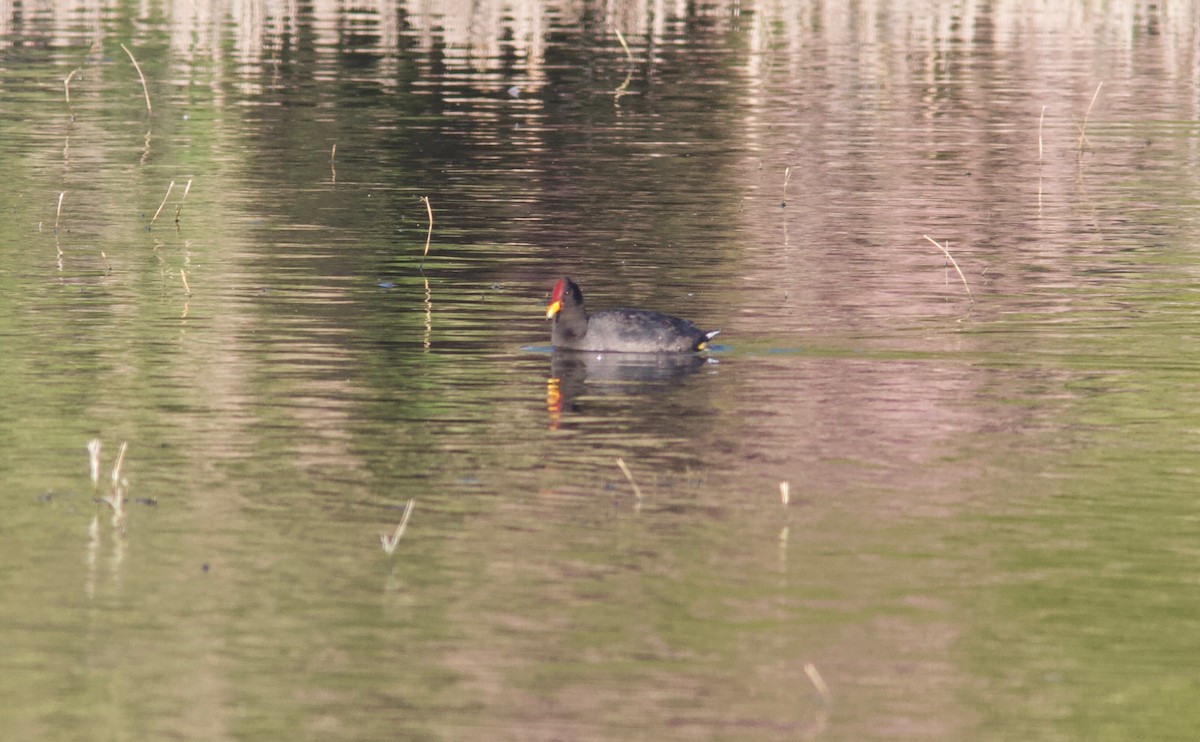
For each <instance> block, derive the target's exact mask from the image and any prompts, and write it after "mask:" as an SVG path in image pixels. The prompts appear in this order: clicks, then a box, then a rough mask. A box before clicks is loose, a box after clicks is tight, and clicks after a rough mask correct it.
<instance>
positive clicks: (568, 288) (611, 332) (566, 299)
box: [546, 278, 720, 353]
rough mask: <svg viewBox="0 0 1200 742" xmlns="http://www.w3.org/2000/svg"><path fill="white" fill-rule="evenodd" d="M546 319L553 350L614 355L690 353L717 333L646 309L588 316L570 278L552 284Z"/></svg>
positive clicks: (615, 311) (705, 343) (580, 294)
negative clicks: (549, 322) (551, 328)
mask: <svg viewBox="0 0 1200 742" xmlns="http://www.w3.org/2000/svg"><path fill="white" fill-rule="evenodd" d="M546 319H553V320H554V329H553V331H552V332H551V334H550V338H551V343H552V344H553V345H554V347H555V348H561V349H564V350H590V351H607V352H614V353H692V352H694V351H697V350H704V349H705V348H707V347H708V341H709V340H712V339H713V338H714V337H716V336H717V333H718V332H720V330H712V331H710V332H705V331H704V330H701V329H700V328H699V327H696V326H695V325H694V324H692V323H691V322H689V321H687V320H685V319H679V318H678V317H672V316H671V315H669V314H663V313H662V312H651V311H649V310H646V309H610V310H608V311H605V312H596V313H595V314H588V313H587V310H586V309H585V308H584V306H583V292H582V291H580V290H579V286H577V285H576V284H575V282H574V281H572V280H571V279H570V278H561V279H559V281H558V283H556V284H554V293H552V294H551V295H550V306H549V307H547V308H546Z"/></svg>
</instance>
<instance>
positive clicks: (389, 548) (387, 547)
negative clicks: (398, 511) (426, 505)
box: [379, 499, 417, 554]
mask: <svg viewBox="0 0 1200 742" xmlns="http://www.w3.org/2000/svg"><path fill="white" fill-rule="evenodd" d="M416 504H417V501H416V500H415V499H413V500H409V501H408V504H407V505H405V506H404V515H403V516H401V518H400V525H398V526H396V530H395V532H394V533H391V534H387V533H381V534H379V540H380V541H381V542H382V543H383V550H384V551H385V552H387V553H388V554H391V553H393V552H394V551H396V544H399V543H400V539H402V538H404V531H405V530H406V529H407V528H408V519H409V517H411V516H412V511H413V507H414V506H416Z"/></svg>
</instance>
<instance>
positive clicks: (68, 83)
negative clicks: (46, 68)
mask: <svg viewBox="0 0 1200 742" xmlns="http://www.w3.org/2000/svg"><path fill="white" fill-rule="evenodd" d="M80 72H83V68H82V67H76V68H75V69H73V70H71V74H69V75H67V79H65V80H63V89H64V90H66V93H67V108H70V107H71V80H72V79H73V78H74V77H75V76H76V75H78V74H79V73H80Z"/></svg>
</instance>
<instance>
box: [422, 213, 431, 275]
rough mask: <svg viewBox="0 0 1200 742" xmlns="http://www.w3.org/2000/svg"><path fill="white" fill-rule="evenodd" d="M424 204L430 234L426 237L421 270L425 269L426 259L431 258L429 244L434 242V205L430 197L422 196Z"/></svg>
mask: <svg viewBox="0 0 1200 742" xmlns="http://www.w3.org/2000/svg"><path fill="white" fill-rule="evenodd" d="M421 201H422V203H424V204H425V213H426V214H428V215H429V232H428V233H426V235H425V252H423V253H421V269H422V270H424V269H425V258H427V257H429V243H430V241H432V240H433V205H432V204H430V203H429V196H421Z"/></svg>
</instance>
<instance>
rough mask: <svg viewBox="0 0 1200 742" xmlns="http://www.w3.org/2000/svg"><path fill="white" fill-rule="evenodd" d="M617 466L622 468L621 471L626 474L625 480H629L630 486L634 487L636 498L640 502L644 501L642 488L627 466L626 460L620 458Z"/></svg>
mask: <svg viewBox="0 0 1200 742" xmlns="http://www.w3.org/2000/svg"><path fill="white" fill-rule="evenodd" d="M617 466H619V467H621V471H622V472H624V473H625V478H626V479H628V480H629V486H630V487H633V494H634V496H636V497H637V499H638V500H641V499H642V488H641V487H639V486H638V483H637V482H636V481H634V479H633V473H632V472H631V471H629V467H628V466H625V460H624V459H622V458H618V459H617Z"/></svg>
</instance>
